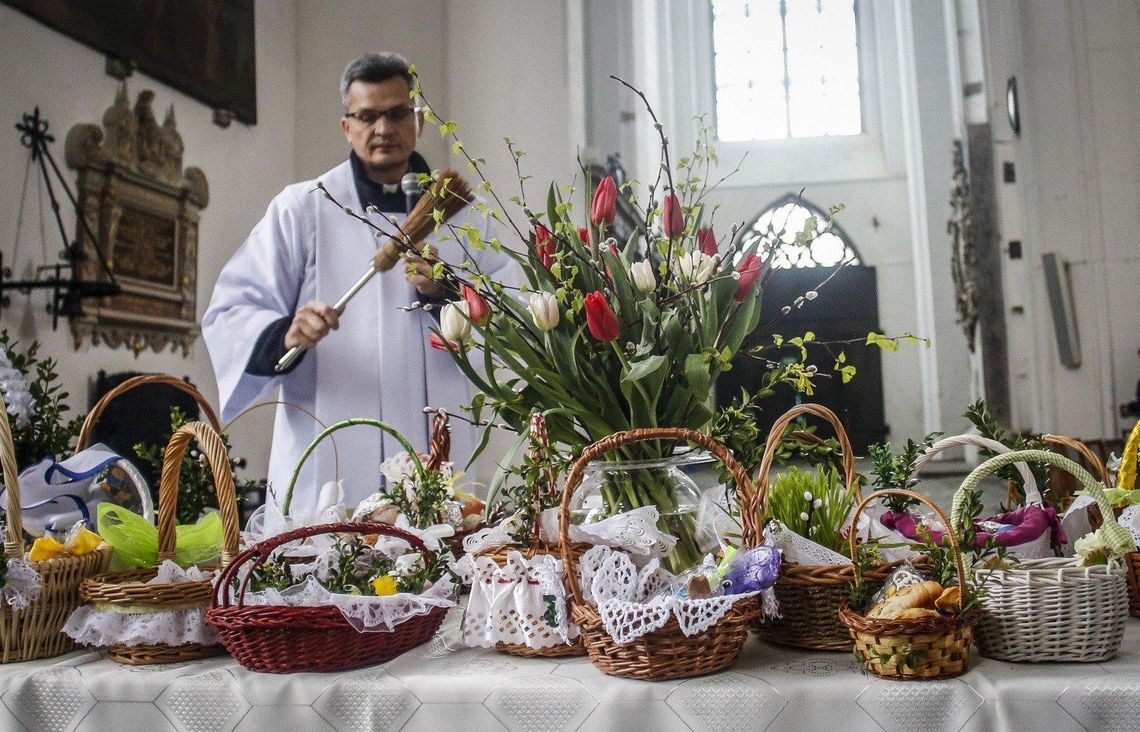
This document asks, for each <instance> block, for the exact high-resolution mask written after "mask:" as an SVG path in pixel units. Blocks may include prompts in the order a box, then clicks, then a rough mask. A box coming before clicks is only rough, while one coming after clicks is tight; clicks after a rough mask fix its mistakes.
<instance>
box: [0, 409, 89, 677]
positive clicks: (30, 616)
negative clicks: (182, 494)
mask: <svg viewBox="0 0 1140 732" xmlns="http://www.w3.org/2000/svg"><path fill="white" fill-rule="evenodd" d="M0 463H3V471H4V486H5V490H6V494H7V495H6V499H7V516H6V518H5V521H6V524H7V525H6V526H5V534H4V560H3V561H5V562H7V560H9V559H15V558H17V557H23V556H24V524H23V521H22V512H21V510H20V481H19V478H18V476H19V469H18V468H17V466H16V447H15V444H14V443H13V441H12V426H11V424H9V422H8V410H7V409H4V408H3V407H0ZM110 559H111V547H109V546H107V545H106V544H104V545H102V546H100V547H99V548H98V549H96V550H95V551H93V552H91V553H90V554H84V555H83V556H78V557H71V556H59V557H53V558H52V559H47V560H44V561H42V562H29V564H31V565H32V566H33V567H35V569H36V571H37V572H39V573H40V578H41V579H42V580H43V589H42V590H40V595H39V597H38V598H37V599H36V600H35V601H34V602H33V603H32V604H31V605H29V606H28V607H26V608H24V609H23V610H19V611H17V610H13V609H12V608H11V607H10V606H9V605H8V603H6V602H0V646H2V647H3V657H2V658H0V662H2V663H17V662H20V661H31V660H34V659H37V658H51V657H52V656H58V655H60V654H62V653H67V652H68V651H71V650H74V649H75V643H74V642H72V640H71V639H70V638H68V637H67V636H66V635H64V634H63V633H61V632H60V630H61V629H62V628H63V625H64V623H66V622H67V618H68V616H69V615H71V613H72V612H73V611H74V610H75V609H76V608H77V607H79V604H80V601H79V583H80V582H82V581H83V580H84V579H86V578H87V577H90V576H91V575H93V574H96V573H98V572H102V571H104V570H106V569H107V562H108V561H110Z"/></svg>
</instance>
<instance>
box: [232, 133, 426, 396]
mask: <svg viewBox="0 0 1140 732" xmlns="http://www.w3.org/2000/svg"><path fill="white" fill-rule="evenodd" d="M348 159H349V162H350V163H351V165H352V178H353V180H354V181H355V183H356V194H357V196H359V198H360V201H361V203H362V204H363V205H364V207H365V208H366V209H367V208H368V207H369V206H375V207H376V208H377V209H379V210H380V211H381V212H382V213H407V197H406V196H405V194H404V192H403V191H402V190H401V189H400V184H399V183H396V184H394V185H385V184H382V183H377V182H376V181H374V180H372V179H371V178H369V177H368V171H367V169H365V167H364V163H363V162H361V160H360V158H358V157H357V156H356V153H355V152H350V153H349V156H348ZM408 168H409V171H410V172H412V173H430V172H431V168H430V167H429V166H428V164H427V161H426V160H424V157H423V156H422V155H420V154H419V153H418V152H414V151H413V152H412V157H411V158H409V159H408ZM361 225H362V226H363V224H361ZM446 299H447V298H432V297H425V296H421V297H420V302H424V303H433V304H439V303H441V302H443V301H445V300H446ZM430 312H431V313H432V314H433V315H435V316H436V317H437V318H438V317H439V315H438V313H439V310H438V308H433V309H432V310H431V311H430ZM292 322H293V316H292V315H286V316H284V317H282V318H279V319H277V320H275V321H273V322H272V323H270V324H269V325H268V326H266V328H265V330H263V331H261V335H260V336H258V338H257V343H256V344H254V347H253V353H252V354H251V355H250V357H249V363H247V364H246V365H245V372H246V373H247V374H251V375H253V376H276V375H277V371H275V367H276V366H277V362H278V361H280V360H281V357H282V356H284V355H285V353H286V350H287V349H286V348H285V333H286V332H287V331H288V330H289V325H290V323H292ZM304 358H305V354H304V352H302V353H301V358H298V359H297V360H296V361H294V362H293V365H292V366H290V367H289V368H288V369H286V370H285V371H284V372H282V373H288V372H289V371H292V370H293V369H295V368H297V364H299V363H301V361H302V359H304Z"/></svg>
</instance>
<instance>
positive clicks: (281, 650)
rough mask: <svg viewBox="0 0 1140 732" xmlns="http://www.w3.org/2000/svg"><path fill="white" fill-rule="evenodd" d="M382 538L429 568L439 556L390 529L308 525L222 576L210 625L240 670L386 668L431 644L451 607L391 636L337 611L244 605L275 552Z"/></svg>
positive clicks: (253, 552)
mask: <svg viewBox="0 0 1140 732" xmlns="http://www.w3.org/2000/svg"><path fill="white" fill-rule="evenodd" d="M333 533H357V534H384V535H387V536H394V537H397V538H400V539H403V540H405V541H407V542H408V543H409V544H410V545H411V546H412V548H413V549H415V550H416V551H419V552H422V553H423V554H424V556H425V560H426V561H427V563H428V564H431V563H432V562H433V561H434V557H433V555H432V553H431V552H430V551H428V549H427V547H426V546H424V543H423V542H422V541H420V539H419V538H418V537H416V536H413V535H412V534H410V533H408V532H406V531H401V530H400V529H397V528H395V527H394V526H389V525H388V524H377V523H340V524H323V525H320V526H306V527H303V528H300V529H297V530H295V531H290V532H287V533H284V534H279V535H278V536H275V537H273V538H272V539H268V540H266V541H263V542H261V543H260V544H256V545H255V546H253V547H251V548H249V549H247V550H245V551H244V552H242V553H241V554H239V555H238V556H237V558H236V559H234V561H233V562H232V563H231V564H230V566H229V567H227V568H226V570H225V571H224V572H223V573H222V576H221V578H220V579H219V581H218V583H217V585H216V586H215V589H214V593H213V599H212V601H211V605H210V609H209V610H208V611H207V612H206V622H208V623H210V624H211V625H213V626H215V627H216V628H217V629H218V637H219V638H220V639H221V641H222V644H223V645H224V646H225V647H226V650H227V651H228V652H229V653H230V655H232V656H233V657H234V658H235V659H237V661H238V663H240V664H241V665H242V666H245V667H246V668H248V669H250V670H251V671H262V672H265V673H277V674H282V673H295V672H299V671H344V670H347V669H351V668H358V667H360V666H369V665H372V664H375V663H383V662H384V661H388V660H391V659H393V658H395V657H396V656H398V655H400V654H401V653H404V652H405V651H408V650H411V649H412V648H415V647H416V646H418V645H420V644H422V643H425V642H427V641H428V640H430V639H431V637H432V636H433V635H435V633H436V631H437V630H439V626H440V624H441V623H442V622H443V618H444V616H445V615H446V614H447V608H444V607H439V608H434V609H433V610H431V611H430V612H428V613H427V614H425V615H416V616H413V617H411V618H408V619H407V620H405V621H404V622H402V623H400V624H399V625H398V626H397V627H396V628H394V629H392V630H389V631H378V632H360V631H357V630H356V629H355V628H353V627H352V625H351V624H349V622H348V621H347V620H345V618H344V615H342V614H341V612H340V610H339V609H337V608H336V607H333V606H331V605H330V606H319V607H285V606H282V605H245V604H244V602H245V594H246V591H247V589H248V584H249V579H250V577H252V576H253V572H254V570H256V569H257V568H258V567H259V566H260V565H261V563H262V562H264V561H265V560H266V559H267V558H268V557H269V556H270V554H272V553H273V550H274V549H276V548H277V547H279V546H281V545H283V544H285V543H287V542H290V541H296V540H299V539H304V538H307V537H310V536H317V535H319V534H333ZM249 562H253V564H252V566H251V567H250V571H249V572H248V573H246V575H245V577H244V578H243V579H242V581H241V586H240V587H239V588H238V590H237V592H236V603H235V602H234V600H233V598H232V597H231V594H232V593H231V588H232V586H233V585H234V583H235V581H236V579H237V576H238V575H237V572H238V570H240V569H241V567H242V566H243V565H245V564H247V563H249Z"/></svg>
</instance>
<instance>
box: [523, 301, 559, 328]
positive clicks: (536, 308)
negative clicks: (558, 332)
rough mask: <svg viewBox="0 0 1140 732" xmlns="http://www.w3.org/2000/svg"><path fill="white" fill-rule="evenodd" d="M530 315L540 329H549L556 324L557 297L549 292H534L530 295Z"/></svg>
mask: <svg viewBox="0 0 1140 732" xmlns="http://www.w3.org/2000/svg"><path fill="white" fill-rule="evenodd" d="M527 309H528V310H530V317H531V318H533V319H534V324H535V325H536V326H537V327H538V329H539V330H541V331H550V330H554V328H555V327H556V326H557V325H558V319H559V315H558V299H557V298H556V297H554V295H551V294H550V293H549V292H536V293H533V294H532V295H531V296H530V305H529V307H528V308H527Z"/></svg>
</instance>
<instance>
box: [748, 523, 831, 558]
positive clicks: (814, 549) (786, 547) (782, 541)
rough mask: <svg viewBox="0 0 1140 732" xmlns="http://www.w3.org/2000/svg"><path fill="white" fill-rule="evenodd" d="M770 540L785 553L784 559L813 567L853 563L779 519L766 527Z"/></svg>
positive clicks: (765, 530)
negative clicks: (800, 533) (795, 530)
mask: <svg viewBox="0 0 1140 732" xmlns="http://www.w3.org/2000/svg"><path fill="white" fill-rule="evenodd" d="M764 532H765V534H766V535H767V537H768V542H769V543H770V544H772V546H774V547H776V548H777V549H779V550H780V551H782V552H783V553H784V561H785V562H791V563H794V564H805V565H809V566H813V567H830V566H832V565H836V564H851V560H850V559H848V558H847V557H845V556H843V555H842V554H839V553H838V552H833V551H831V550H830V549H828V548H827V547H825V546H822V545H820V544H816V543H815V542H814V541H812V540H811V539H805V538H804V537H802V536H800V535H799V534H797V533H796V532H794V531H792V530H791V529H789V528H788V527H787V526H784V524H782V523H781V522H779V521H771V522H769V523H768V526H767V527H766V528H765V529H764Z"/></svg>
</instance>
